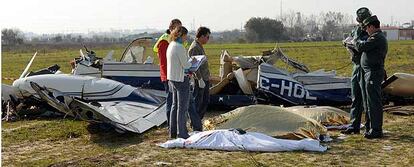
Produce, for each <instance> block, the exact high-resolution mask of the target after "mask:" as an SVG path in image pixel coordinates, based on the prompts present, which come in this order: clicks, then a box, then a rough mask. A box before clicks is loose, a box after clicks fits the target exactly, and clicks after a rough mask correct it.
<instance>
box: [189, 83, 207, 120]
mask: <svg viewBox="0 0 414 167" xmlns="http://www.w3.org/2000/svg"><path fill="white" fill-rule="evenodd" d="M204 83H205V84H206V86H205V87H204V88H200V87H198V81H197V80H195V83H194V90H193V97H194V102H195V106H196V111H197V112H198V115H199V116H200V119H203V117H204V114H205V113H206V112H207V107H208V103H209V102H210V92H209V89H210V82H209V81H204Z"/></svg>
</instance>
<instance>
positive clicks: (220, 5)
mask: <svg viewBox="0 0 414 167" xmlns="http://www.w3.org/2000/svg"><path fill="white" fill-rule="evenodd" d="M281 2H282V12H283V13H286V12H290V11H295V12H301V13H303V14H304V15H310V14H316V15H318V14H319V13H321V12H328V11H335V12H342V13H346V14H350V15H352V16H353V17H355V11H356V10H357V9H358V8H359V7H362V6H365V7H368V8H369V9H370V10H371V11H372V12H373V14H376V15H377V16H378V17H379V19H380V20H381V22H382V23H385V24H390V23H391V20H393V21H394V22H398V23H401V24H402V23H405V22H411V20H414V10H413V8H412V7H413V6H414V0H393V1H389V0H3V1H1V2H0V27H1V28H2V29H3V28H19V29H20V30H23V31H26V32H34V33H40V34H41V33H72V32H82V33H87V32H89V31H109V30H111V29H147V28H154V29H159V30H164V29H166V28H167V27H168V24H169V22H170V20H171V19H173V18H179V19H180V20H181V21H182V22H183V25H184V26H186V27H187V28H189V29H191V30H192V29H194V28H197V27H198V26H207V27H209V28H210V29H212V31H222V30H232V29H236V28H237V29H240V27H241V26H243V25H244V24H245V23H246V21H247V20H248V19H249V18H251V17H270V18H275V17H278V16H280V11H281V10H280V9H281V8H280V6H281Z"/></svg>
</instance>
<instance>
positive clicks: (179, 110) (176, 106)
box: [168, 77, 190, 139]
mask: <svg viewBox="0 0 414 167" xmlns="http://www.w3.org/2000/svg"><path fill="white" fill-rule="evenodd" d="M168 83H169V84H170V85H169V86H170V90H171V91H172V105H171V112H170V129H169V132H170V137H171V138H175V137H179V138H184V139H186V138H188V137H189V135H188V131H187V126H186V124H187V117H186V114H187V111H188V106H189V100H190V82H189V79H188V77H184V82H176V81H169V82H168ZM177 132H178V134H177Z"/></svg>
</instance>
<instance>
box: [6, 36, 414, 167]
mask: <svg viewBox="0 0 414 167" xmlns="http://www.w3.org/2000/svg"><path fill="white" fill-rule="evenodd" d="M279 46H280V47H281V48H282V49H283V51H284V52H285V53H286V54H287V55H289V56H290V57H292V58H294V59H296V60H298V61H300V62H303V63H305V64H307V65H308V67H309V68H310V69H311V70H318V69H321V68H324V69H325V70H337V73H338V74H339V75H342V76H350V73H351V65H349V61H350V60H349V55H348V53H347V52H346V50H345V49H344V48H343V47H342V46H341V44H340V42H312V43H281V44H279ZM274 47H275V44H273V43H268V44H211V45H207V46H206V47H205V49H206V52H207V55H208V56H209V57H208V58H209V63H210V69H211V71H212V72H213V74H215V75H217V74H218V67H219V66H218V64H219V61H218V60H219V55H220V53H221V50H222V49H227V50H229V52H230V54H231V55H233V56H235V55H259V54H261V51H263V50H268V49H272V48H274ZM79 49H80V48H79ZM92 49H93V48H92ZM112 49H113V50H115V55H120V54H121V53H122V51H123V48H122V47H115V48H99V49H95V51H96V52H97V54H98V56H100V57H103V56H104V55H106V53H107V52H108V51H110V50H112ZM38 51H39V53H38V57H37V58H36V60H35V61H34V63H33V65H32V68H31V69H32V70H37V69H40V68H44V67H46V66H49V65H53V64H59V65H60V66H61V70H62V71H63V72H66V73H68V72H70V66H69V61H70V60H71V59H73V58H75V57H78V55H79V50H77V49H59V50H51V49H42V48H39V50H38ZM33 53H34V50H26V51H24V52H18V53H17V52H12V51H10V52H3V53H2V56H1V57H2V64H1V65H2V67H1V69H2V83H6V84H10V83H12V80H6V79H4V78H5V77H7V78H17V77H18V76H19V75H20V73H21V72H22V71H23V69H24V68H25V66H26V64H27V62H28V61H29V59H30V57H31V56H32V55H33ZM277 65H279V66H284V65H283V64H280V63H278V64H277ZM386 70H387V71H388V74H392V73H395V72H407V73H414V41H398V42H397V41H395V42H394V41H393V42H389V53H388V56H387V60H386ZM217 114H219V112H211V113H209V115H208V117H212V116H214V115H217ZM413 126H414V116H395V115H390V114H385V118H384V130H386V131H387V133H386V135H385V138H384V139H381V140H366V139H364V138H363V137H362V136H361V135H352V136H349V137H347V138H345V139H344V140H339V139H337V140H334V141H333V142H330V143H325V145H327V146H329V150H328V151H327V152H326V153H310V152H282V153H245V152H225V151H209V150H187V149H172V150H169V149H163V148H160V147H158V146H156V144H157V143H161V142H165V141H166V140H168V136H167V130H166V128H165V127H163V128H155V129H152V130H150V131H149V132H147V133H145V134H141V135H136V134H117V133H115V132H113V131H109V132H105V131H102V130H98V129H99V128H97V127H94V126H92V125H90V124H89V123H87V122H83V121H77V120H72V119H70V118H69V119H61V118H38V119H23V120H19V121H16V122H2V136H1V137H2V165H4V166H48V165H51V166H114V165H115V166H131V165H136V166H156V165H162V164H165V165H171V166H195V165H197V166H255V165H257V163H256V162H255V161H257V162H258V163H260V164H262V165H265V166H298V165H299V166H412V164H414V158H413V157H414V128H413ZM331 135H332V136H334V137H335V136H338V132H331ZM253 159H254V160H253Z"/></svg>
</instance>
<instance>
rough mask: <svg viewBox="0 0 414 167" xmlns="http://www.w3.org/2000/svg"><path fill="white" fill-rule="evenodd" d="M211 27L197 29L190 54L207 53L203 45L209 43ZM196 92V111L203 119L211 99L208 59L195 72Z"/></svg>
mask: <svg viewBox="0 0 414 167" xmlns="http://www.w3.org/2000/svg"><path fill="white" fill-rule="evenodd" d="M210 34H211V32H210V29H208V28H206V27H200V28H198V30H197V34H196V39H195V40H194V41H193V43H192V44H191V46H190V49H189V50H188V54H189V56H196V55H206V53H205V51H204V48H203V45H205V44H207V42H208V40H209V39H210ZM194 80H195V83H194V92H193V97H194V98H195V99H194V102H195V106H196V107H195V108H196V111H197V112H198V113H199V116H200V118H201V119H203V117H204V114H205V113H206V111H207V107H208V103H209V100H210V94H209V88H210V71H209V69H208V61H205V62H204V63H203V64H202V65H201V66H200V68H199V69H198V70H197V71H196V72H195V74H194Z"/></svg>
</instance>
